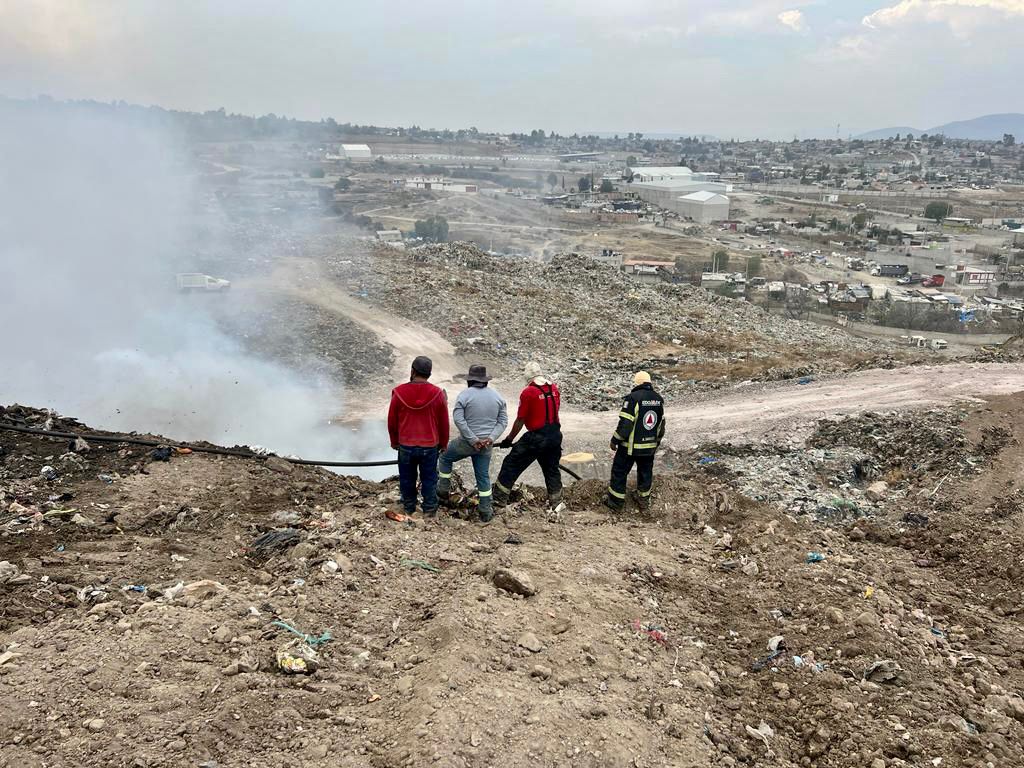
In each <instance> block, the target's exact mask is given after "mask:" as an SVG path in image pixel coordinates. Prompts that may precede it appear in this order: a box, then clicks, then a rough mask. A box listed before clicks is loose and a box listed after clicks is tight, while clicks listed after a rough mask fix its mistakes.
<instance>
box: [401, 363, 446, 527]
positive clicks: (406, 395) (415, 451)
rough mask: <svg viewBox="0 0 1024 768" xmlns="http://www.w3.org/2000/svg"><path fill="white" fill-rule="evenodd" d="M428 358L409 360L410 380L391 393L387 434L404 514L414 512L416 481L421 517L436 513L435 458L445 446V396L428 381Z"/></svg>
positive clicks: (429, 371)
mask: <svg viewBox="0 0 1024 768" xmlns="http://www.w3.org/2000/svg"><path fill="white" fill-rule="evenodd" d="M433 367H434V364H433V363H432V362H431V360H430V358H429V357H422V356H421V357H417V358H416V359H415V360H413V361H412V375H411V376H410V377H409V381H408V382H407V383H405V384H402V385H401V386H398V387H395V388H394V389H393V390H392V391H391V406H390V407H389V408H388V433H389V434H390V435H391V447H392V448H394V449H395V450H396V451H398V484H399V488H400V489H401V491H402V506H403V507H404V508H405V511H406V513H407V514H410V515H411V514H413V513H415V512H416V478H417V474H418V475H419V480H420V484H421V486H422V493H423V514H425V515H427V516H428V517H434V516H435V515H436V514H437V457H438V455H439V454H440V452H441V451H442V450H443V449H444V447H445V446H447V445H448V396H447V395H446V394H445V392H444V390H443V389H441V388H440V387H435V386H434V385H433V384H431V383H430V381H428V379H430V374H431V371H432V370H433Z"/></svg>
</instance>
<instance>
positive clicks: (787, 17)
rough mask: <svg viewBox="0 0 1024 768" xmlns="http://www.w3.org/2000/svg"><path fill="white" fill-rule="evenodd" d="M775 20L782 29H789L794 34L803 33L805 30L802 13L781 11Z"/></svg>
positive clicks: (805, 24)
mask: <svg viewBox="0 0 1024 768" xmlns="http://www.w3.org/2000/svg"><path fill="white" fill-rule="evenodd" d="M776 18H778V20H779V21H780V22H781V23H782V25H783V26H784V27H789V28H790V29H792V30H793V31H794V32H803V31H805V30H806V29H807V22H806V21H804V14H803V11H799V10H795V9H791V10H788V11H783V12H782V13H780V14H779V15H778V16H777V17H776Z"/></svg>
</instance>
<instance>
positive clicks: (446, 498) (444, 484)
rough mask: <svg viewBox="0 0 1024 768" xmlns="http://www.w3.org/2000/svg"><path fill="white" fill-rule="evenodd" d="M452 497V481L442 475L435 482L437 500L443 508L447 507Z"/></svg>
mask: <svg viewBox="0 0 1024 768" xmlns="http://www.w3.org/2000/svg"><path fill="white" fill-rule="evenodd" d="M451 496H452V480H451V477H444V476H443V475H442V476H441V477H440V478H439V479H438V481H437V500H438V501H439V502H440V503H441V504H443V505H444V506H446V507H447V506H448V505H449V503H450V502H451Z"/></svg>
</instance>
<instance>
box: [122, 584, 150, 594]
mask: <svg viewBox="0 0 1024 768" xmlns="http://www.w3.org/2000/svg"><path fill="white" fill-rule="evenodd" d="M121 589H122V590H123V591H125V592H145V591H146V585H145V584H125V585H124V586H123V587H121Z"/></svg>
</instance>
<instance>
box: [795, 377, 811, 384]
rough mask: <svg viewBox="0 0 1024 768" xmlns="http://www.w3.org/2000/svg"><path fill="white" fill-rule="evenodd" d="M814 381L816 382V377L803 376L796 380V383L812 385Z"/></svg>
mask: <svg viewBox="0 0 1024 768" xmlns="http://www.w3.org/2000/svg"><path fill="white" fill-rule="evenodd" d="M812 381H814V377H813V376H801V377H800V378H799V379H797V380H796V383H797V384H810V383H811V382H812Z"/></svg>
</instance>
